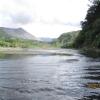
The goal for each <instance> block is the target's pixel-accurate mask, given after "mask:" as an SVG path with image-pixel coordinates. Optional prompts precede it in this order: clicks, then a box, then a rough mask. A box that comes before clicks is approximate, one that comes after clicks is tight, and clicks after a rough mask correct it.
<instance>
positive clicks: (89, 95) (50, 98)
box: [0, 50, 100, 100]
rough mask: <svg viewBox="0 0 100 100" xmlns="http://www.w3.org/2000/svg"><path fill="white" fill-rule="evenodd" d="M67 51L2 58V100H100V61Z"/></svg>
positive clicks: (0, 82) (0, 93) (0, 95)
mask: <svg viewBox="0 0 100 100" xmlns="http://www.w3.org/2000/svg"><path fill="white" fill-rule="evenodd" d="M58 51H59V50H58ZM63 51H64V52H66V53H67V54H69V55H61V54H60V55H59V54H58V55H57V54H56V55H51V54H41V55H40V54H39V55H18V54H15V55H14V54H7V55H3V56H1V58H0V100H100V99H99V98H100V88H99V87H96V88H92V87H89V86H88V84H91V83H98V84H99V83H100V59H99V58H98V59H96V58H95V59H94V58H91V57H86V56H84V55H81V54H79V53H78V51H76V50H61V52H63Z"/></svg>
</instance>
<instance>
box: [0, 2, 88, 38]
mask: <svg viewBox="0 0 100 100" xmlns="http://www.w3.org/2000/svg"><path fill="white" fill-rule="evenodd" d="M87 9H88V0H0V27H11V28H17V27H22V28H24V29H25V30H27V31H28V32H30V33H32V34H33V35H34V36H36V37H58V36H59V35H60V34H61V33H64V32H68V31H74V30H79V29H80V21H82V20H84V18H85V16H86V12H87Z"/></svg>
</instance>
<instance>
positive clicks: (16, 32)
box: [0, 27, 35, 40]
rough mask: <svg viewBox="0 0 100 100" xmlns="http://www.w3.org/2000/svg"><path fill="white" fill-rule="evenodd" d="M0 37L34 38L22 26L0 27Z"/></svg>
mask: <svg viewBox="0 0 100 100" xmlns="http://www.w3.org/2000/svg"><path fill="white" fill-rule="evenodd" d="M0 38H14V39H15V38H18V39H28V40H35V37H34V36H33V35H31V34H30V33H28V32H27V31H25V30H24V29H22V28H6V27H0Z"/></svg>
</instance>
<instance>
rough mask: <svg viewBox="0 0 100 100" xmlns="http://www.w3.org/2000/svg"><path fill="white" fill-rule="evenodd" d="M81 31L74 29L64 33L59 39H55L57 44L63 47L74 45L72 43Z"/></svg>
mask: <svg viewBox="0 0 100 100" xmlns="http://www.w3.org/2000/svg"><path fill="white" fill-rule="evenodd" d="M79 32H80V31H72V32H67V33H63V34H62V35H61V36H59V37H58V39H57V40H55V41H56V42H55V45H56V46H58V47H61V48H68V47H72V44H73V42H74V40H75V38H76V37H77V35H78V33H79Z"/></svg>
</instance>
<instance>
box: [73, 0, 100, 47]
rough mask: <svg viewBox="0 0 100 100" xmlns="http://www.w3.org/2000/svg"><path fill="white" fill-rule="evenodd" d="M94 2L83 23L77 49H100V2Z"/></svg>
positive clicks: (76, 43) (76, 42) (77, 39)
mask: <svg viewBox="0 0 100 100" xmlns="http://www.w3.org/2000/svg"><path fill="white" fill-rule="evenodd" d="M92 1H93V2H92V5H91V6H90V8H89V9H88V12H87V15H86V18H85V21H83V22H82V23H81V24H82V31H81V32H80V34H79V35H78V37H77V38H76V40H75V44H74V46H75V47H76V48H92V49H93V48H96V49H98V48H99V49H100V1H99V0H92Z"/></svg>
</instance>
